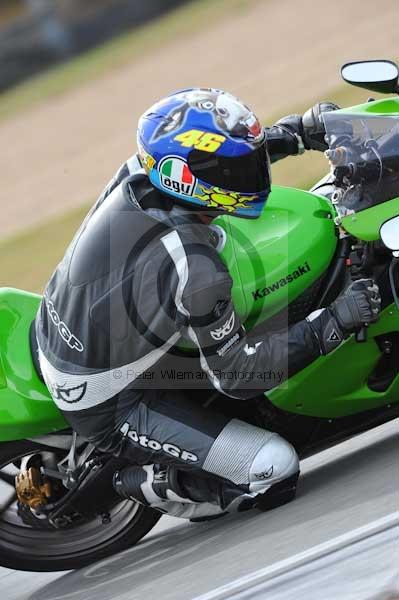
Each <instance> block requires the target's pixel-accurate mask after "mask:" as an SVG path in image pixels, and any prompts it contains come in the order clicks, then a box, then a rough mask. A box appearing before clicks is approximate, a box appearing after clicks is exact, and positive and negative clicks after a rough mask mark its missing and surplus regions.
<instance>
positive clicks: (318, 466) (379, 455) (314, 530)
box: [0, 419, 399, 600]
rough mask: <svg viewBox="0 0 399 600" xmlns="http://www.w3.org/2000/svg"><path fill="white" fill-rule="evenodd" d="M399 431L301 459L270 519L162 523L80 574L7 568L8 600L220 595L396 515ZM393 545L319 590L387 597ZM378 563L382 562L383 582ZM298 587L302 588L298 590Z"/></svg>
mask: <svg viewBox="0 0 399 600" xmlns="http://www.w3.org/2000/svg"><path fill="white" fill-rule="evenodd" d="M398 431H399V419H397V420H395V421H392V422H391V423H388V424H386V425H383V426H381V427H379V428H377V429H375V430H373V431H370V432H367V433H365V434H362V435H360V436H358V437H356V438H354V439H352V440H348V441H346V442H344V443H343V444H340V445H339V446H336V447H335V448H332V449H330V450H327V451H325V452H323V453H320V454H319V455H316V456H314V457H311V458H310V459H307V460H306V461H303V463H302V476H301V479H300V488H299V493H298V497H297V499H296V500H295V502H293V503H291V504H289V505H286V506H284V507H281V508H278V509H275V510H274V511H271V512H269V513H264V514H261V513H255V512H251V511H250V512H248V513H244V514H241V515H231V516H227V517H224V518H223V519H220V520H218V521H214V522H208V523H202V524H190V523H186V522H182V521H180V520H176V519H167V518H163V519H161V522H160V523H159V524H158V526H157V528H156V530H154V531H153V532H152V534H150V535H149V536H148V537H147V538H146V539H145V540H143V541H142V542H141V544H139V545H137V546H136V547H134V548H132V549H131V550H128V551H126V552H124V553H122V554H120V555H117V556H114V557H112V558H111V559H107V560H103V561H101V562H99V563H97V564H96V565H93V566H91V567H87V568H84V569H82V570H80V571H75V572H69V573H66V574H65V573H51V574H35V573H21V572H20V573H15V572H12V571H7V570H6V569H0V591H1V597H2V599H4V600H64V599H70V600H75V599H76V600H94V599H96V600H111V599H112V600H136V599H137V600H138V599H140V600H141V599H144V598H145V599H146V600H148V599H149V600H151V599H162V600H172V599H173V600H188V599H194V598H196V597H201V595H204V594H208V593H212V592H213V590H215V589H216V588H219V587H220V586H224V585H226V584H227V583H229V582H231V581H234V580H236V579H239V578H241V577H245V576H246V575H248V574H250V573H253V572H254V571H257V570H258V569H264V568H265V567H268V566H272V565H274V564H276V563H277V562H279V561H282V560H285V559H289V558H290V557H293V556H295V555H297V554H298V553H301V552H304V551H306V550H310V549H312V548H313V547H315V546H318V545H319V544H323V543H325V542H329V541H330V540H332V539H334V538H336V537H337V536H341V535H343V534H346V533H347V532H350V531H352V530H355V529H357V528H359V527H363V526H365V525H367V524H369V523H370V522H373V521H376V520H378V519H382V518H384V517H387V516H388V515H391V514H392V513H395V512H396V511H397V510H398V508H399V468H398V467H399V447H398ZM389 543H390V546H389V547H388V546H385V545H384V543H383V542H382V543H381V545H380V546H379V547H378V548H377V550H375V547H373V548H374V549H373V548H372V549H371V550H370V552H369V553H367V552H366V553H363V555H362V560H361V561H357V560H353V561H352V559H351V557H350V556H349V557H345V556H343V557H341V558H340V561H341V566H338V567H337V568H336V571H335V577H334V584H335V588H334V591H332V590H331V594H332V595H330V593H329V587H328V577H329V575H330V576H331V571H330V569H328V568H327V569H320V570H317V576H315V577H316V578H315V586H317V588H318V589H319V591H320V597H322V598H323V600H336V598H337V597H339V599H340V600H349V598H350V599H352V598H353V597H354V596H353V595H352V592H351V591H349V590H350V588H351V585H352V583H353V582H355V581H357V583H359V581H362V582H363V584H362V587H361V589H362V590H363V591H362V592H359V593H358V594H357V595H356V600H371V599H374V598H376V599H377V598H378V600H379V599H380V598H385V597H388V596H385V595H384V594H383V595H380V592H383V589H389V588H390V586H392V585H393V582H394V580H395V578H396V577H398V571H399V542H398V540H397V539H396V540H395V539H390V540H389ZM384 548H385V549H384ZM377 557H379V558H380V559H381V558H383V563H384V569H383V570H382V569H381V568H380V569H379V577H376V572H377V570H378V564H381V563H380V562H379V561H377V560H376V558H377ZM323 577H325V579H323ZM365 578H367V579H368V581H369V584H368V585H367V586H365V585H364V579H365ZM337 579H338V582H337ZM310 581H312V579H311V580H310ZM310 585H311V584H310ZM341 585H342V590H341V593H340V594H339V596H337V588H338V589H340V586H341ZM294 586H295V587H296V584H295V582H293V583H292V586H291V588H290V590H291V593H292V591H293V587H294ZM297 591H298V592H299V589H298V590H297ZM294 596H295V595H294ZM294 596H291V595H290V596H283V595H281V596H280V595H276V596H273V598H275V597H276V598H280V597H281V598H285V597H289V598H291V597H294ZM305 596H306V594H305ZM268 597H269V596H268ZM295 597H296V598H298V600H302V598H303V597H304V596H302V595H301V593H298V595H297V596H295ZM393 597H394V596H392V598H393ZM312 598H313V596H312ZM395 598H396V596H395Z"/></svg>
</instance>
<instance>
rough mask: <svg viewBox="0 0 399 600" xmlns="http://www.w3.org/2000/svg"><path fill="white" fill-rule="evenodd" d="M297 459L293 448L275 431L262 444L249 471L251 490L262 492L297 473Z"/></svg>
mask: <svg viewBox="0 0 399 600" xmlns="http://www.w3.org/2000/svg"><path fill="white" fill-rule="evenodd" d="M298 471H299V459H298V455H297V453H296V451H295V448H294V447H293V446H292V445H291V444H290V443H289V442H287V441H286V440H284V439H283V438H282V437H281V436H279V435H278V434H277V433H275V434H273V435H272V436H271V438H270V439H269V440H268V441H267V442H266V444H264V445H263V446H262V448H261V449H260V450H259V452H258V453H257V455H256V456H255V458H254V460H253V462H252V465H251V468H250V471H249V488H250V491H251V492H259V493H262V492H264V491H266V490H267V489H268V488H269V487H270V486H271V485H273V484H275V483H276V482H278V481H282V480H283V479H287V478H288V477H290V476H292V475H294V474H295V473H298Z"/></svg>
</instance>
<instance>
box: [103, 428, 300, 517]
mask: <svg viewBox="0 0 399 600" xmlns="http://www.w3.org/2000/svg"><path fill="white" fill-rule="evenodd" d="M272 440H273V441H272V444H270V445H269V444H266V445H265V446H263V447H262V448H261V450H260V451H259V452H258V453H257V454H256V456H255V457H254V458H253V460H252V461H251V466H250V468H249V473H248V474H247V480H248V484H245V485H234V484H233V483H232V482H230V481H226V480H225V479H221V478H219V477H215V476H213V475H211V474H209V473H206V472H204V471H183V470H179V469H177V468H176V467H167V466H165V465H145V466H143V467H140V466H131V467H126V468H125V469H123V470H122V471H120V472H117V473H116V474H115V477H114V487H115V489H116V491H117V492H118V493H119V495H121V496H122V497H124V498H130V499H133V500H136V501H138V502H140V503H141V504H144V505H145V506H150V507H152V508H155V509H157V510H160V511H161V512H164V513H166V514H169V515H171V516H176V517H182V518H187V519H191V520H193V521H199V520H208V519H209V518H216V517H218V516H222V515H224V514H226V513H228V512H237V511H243V510H248V509H250V508H252V507H256V508H258V509H260V510H269V509H271V508H275V507H277V506H281V505H282V504H285V503H287V502H289V501H291V500H293V499H294V498H295V494H296V484H297V480H298V476H299V461H298V457H297V454H296V452H295V450H294V448H293V447H292V446H291V445H290V444H288V443H287V442H286V441H285V440H283V438H281V437H280V436H275V435H273V436H272Z"/></svg>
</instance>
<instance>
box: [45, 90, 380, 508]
mask: <svg viewBox="0 0 399 600" xmlns="http://www.w3.org/2000/svg"><path fill="white" fill-rule="evenodd" d="M336 108H338V107H337V106H336V105H333V104H331V103H319V104H316V105H315V106H314V107H313V108H312V109H310V110H309V111H307V112H306V113H305V115H304V116H303V117H300V116H299V115H290V116H288V117H285V118H283V119H281V120H280V121H278V122H277V123H276V124H275V125H274V126H273V127H270V128H266V129H264V128H262V127H261V125H260V123H259V121H258V119H257V118H256V116H255V115H254V113H253V112H252V111H251V110H250V109H249V108H248V107H247V106H246V105H244V104H242V103H241V102H240V101H239V100H238V99H237V98H235V97H233V96H231V95H230V94H228V93H226V92H223V91H221V90H215V89H203V88H194V89H187V90H183V91H181V92H177V93H175V94H172V95H171V96H168V97H167V98H164V99H163V100H161V101H160V102H158V103H157V104H155V105H154V106H152V107H151V108H150V109H149V110H148V111H146V112H145V113H144V115H143V116H142V117H141V119H140V121H139V125H138V134H137V142H138V154H136V155H134V156H133V157H131V158H130V159H129V160H128V161H127V162H126V163H125V164H123V165H122V167H121V168H120V169H119V171H118V172H117V174H116V175H115V177H114V178H113V179H112V180H111V182H110V183H109V184H108V186H107V187H106V189H105V190H104V192H103V193H102V195H101V196H100V198H99V199H98V201H97V203H96V204H95V206H94V207H93V209H92V210H91V212H90V213H89V215H88V216H87V217H86V219H85V221H84V222H83V224H82V226H81V228H80V229H79V231H78V232H77V234H76V236H75V238H74V239H73V241H72V243H71V245H70V246H69V248H68V250H67V252H66V254H65V256H64V259H63V260H62V262H61V263H60V264H59V265H58V267H57V269H56V271H55V272H54V274H53V276H52V277H51V279H50V281H49V283H48V285H47V288H46V291H45V294H44V297H43V300H42V303H41V307H40V310H39V313H38V315H37V319H36V337H37V344H38V359H39V363H40V368H41V372H42V374H43V377H44V380H45V382H46V384H47V386H48V388H49V390H50V391H51V394H52V397H53V399H54V401H55V403H56V404H57V405H58V407H59V408H60V410H61V411H62V412H63V413H64V415H65V417H66V418H67V420H68V421H69V422H70V424H71V425H72V427H73V428H74V429H75V430H76V431H77V432H78V433H79V434H81V435H82V436H83V437H85V438H86V439H88V440H90V441H91V442H93V443H94V444H95V445H96V446H97V447H98V448H99V449H100V450H101V451H103V452H109V453H112V454H114V455H115V456H117V457H120V458H121V459H123V460H126V463H128V466H126V467H124V468H123V469H121V470H120V471H119V472H118V473H116V476H115V479H114V486H115V489H116V490H117V492H118V493H119V494H120V495H121V496H122V497H125V498H133V499H135V500H137V501H139V502H141V503H143V504H145V505H147V506H151V507H154V508H157V509H158V510H161V511H162V512H166V513H168V514H171V515H175V516H180V517H186V518H191V519H200V518H203V517H212V516H218V515H220V514H223V513H224V512H226V511H232V510H244V509H246V508H249V507H252V506H254V505H256V506H258V507H259V508H262V509H266V508H270V507H273V506H276V505H279V504H281V503H283V502H286V501H288V500H290V499H292V498H293V497H294V495H295V490H296V481H297V478H298V474H299V461H298V457H297V454H296V452H295V450H294V448H293V447H292V446H291V445H290V444H289V443H288V442H287V441H286V440H284V439H283V438H282V437H280V436H279V435H278V434H276V433H274V432H272V431H266V430H264V429H260V428H258V427H255V426H253V425H250V424H248V423H246V422H244V421H241V420H239V419H236V418H230V417H227V416H225V415H222V414H219V413H217V412H216V411H214V410H213V409H212V404H210V406H207V407H204V406H203V405H202V403H201V402H199V401H198V400H197V399H196V394H195V390H193V391H191V390H189V389H188V388H189V387H190V385H193V384H192V382H193V381H194V383H195V384H196V383H197V380H198V382H199V383H198V386H197V387H201V385H203V380H204V378H203V377H201V376H200V374H202V375H204V374H206V377H205V386H206V387H207V388H209V386H210V384H211V385H212V386H213V387H214V388H216V390H217V391H218V392H219V393H220V394H223V395H225V396H227V397H230V398H231V403H232V404H233V403H235V402H236V401H237V399H241V400H245V399H250V398H254V397H256V396H259V394H262V393H263V392H264V391H265V389H267V388H270V387H273V386H274V385H275V383H273V382H269V383H267V382H265V379H264V377H263V379H262V377H259V379H257V375H262V374H264V373H265V371H266V370H267V371H268V372H272V373H273V372H274V373H276V372H280V373H281V380H284V379H287V378H288V377H290V376H291V375H293V374H295V373H296V372H298V371H299V370H301V369H303V368H304V367H306V366H307V365H309V364H310V363H311V362H312V361H314V360H316V359H317V358H318V357H320V355H325V354H328V353H329V352H332V351H334V349H335V348H337V346H338V345H339V344H341V342H342V341H343V340H344V339H345V338H346V337H347V336H348V335H349V334H350V333H351V332H354V331H357V330H358V329H359V328H360V327H362V326H363V325H364V324H365V323H371V322H374V321H376V320H377V318H378V314H379V310H380V297H379V292H378V288H377V286H376V285H374V284H373V282H372V281H371V280H361V281H359V282H356V284H353V285H351V286H350V287H349V288H348V289H347V291H346V292H345V293H344V294H343V295H341V296H340V297H339V298H338V299H337V300H336V301H335V302H334V303H333V304H332V305H331V306H330V307H327V308H325V309H323V310H320V311H317V313H314V314H311V315H309V316H308V317H307V319H306V320H303V321H300V322H298V323H296V324H295V325H293V326H291V327H289V328H287V329H286V330H285V331H279V332H274V333H269V334H268V333H264V332H263V333H262V332H259V331H258V330H257V329H256V328H255V329H253V330H252V331H250V332H246V330H245V329H244V327H243V325H242V324H241V322H240V319H239V317H238V315H237V312H236V310H235V308H234V305H233V302H232V298H231V287H232V280H231V277H230V275H229V273H228V272H227V270H226V268H225V266H224V264H223V263H222V261H221V259H220V257H219V254H218V250H217V246H218V244H219V243H223V240H221V239H220V237H219V238H218V236H217V235H216V234H215V230H213V229H212V227H209V226H208V225H209V224H210V223H211V221H212V220H213V218H214V217H215V216H218V215H220V214H228V215H231V216H236V217H243V218H245V217H246V218H256V217H258V216H259V215H260V214H261V211H262V209H263V207H264V205H265V203H266V201H267V197H268V195H269V192H270V168H269V162H270V160H269V155H270V159H271V161H272V162H273V161H275V160H278V159H281V158H283V157H285V156H288V155H296V154H301V153H302V152H303V151H304V150H305V149H316V150H324V149H326V148H327V145H326V143H325V141H324V135H325V131H324V125H323V121H322V113H323V112H324V111H328V110H335V109H336ZM182 341H189V342H190V343H191V344H192V345H194V347H195V348H196V349H197V354H196V355H195V356H192V353H190V352H185V351H183V350H179V348H178V346H179V345H180V343H181V342H182ZM165 364H166V365H172V366H173V367H174V368H179V369H180V372H183V367H182V365H184V369H185V370H184V372H183V377H179V375H176V376H175V377H174V378H173V381H172V384H171V387H170V388H168V387H167V386H168V382H166V381H165V380H164V375H163V374H164V373H165V370H164V366H165ZM187 365H188V366H187ZM168 372H169V371H168ZM173 372H174V371H173ZM186 374H187V377H186ZM249 374H251V376H249ZM181 379H183V382H181V381H180V380H181ZM187 381H189V383H187ZM180 388H181V389H180ZM203 397H205V393H204V394H203Z"/></svg>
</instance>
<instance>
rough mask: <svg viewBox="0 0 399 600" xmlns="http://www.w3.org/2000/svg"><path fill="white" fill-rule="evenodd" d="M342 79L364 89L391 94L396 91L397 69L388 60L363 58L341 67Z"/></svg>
mask: <svg viewBox="0 0 399 600" xmlns="http://www.w3.org/2000/svg"><path fill="white" fill-rule="evenodd" d="M341 76H342V79H343V80H344V81H346V82H347V83H351V84H352V85H356V86H358V87H361V88H365V89H366V90H372V91H373V92H379V93H380V94H391V93H394V92H398V78H399V69H398V66H397V64H396V63H394V62H392V61H390V60H363V61H358V62H350V63H346V64H345V65H344V66H343V67H341Z"/></svg>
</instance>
